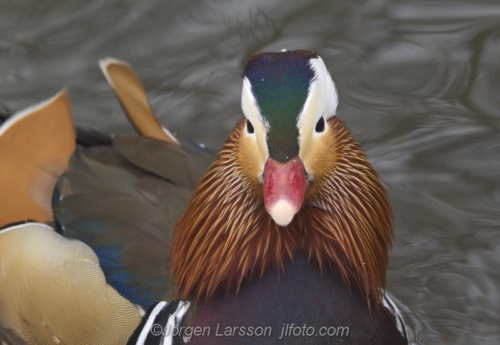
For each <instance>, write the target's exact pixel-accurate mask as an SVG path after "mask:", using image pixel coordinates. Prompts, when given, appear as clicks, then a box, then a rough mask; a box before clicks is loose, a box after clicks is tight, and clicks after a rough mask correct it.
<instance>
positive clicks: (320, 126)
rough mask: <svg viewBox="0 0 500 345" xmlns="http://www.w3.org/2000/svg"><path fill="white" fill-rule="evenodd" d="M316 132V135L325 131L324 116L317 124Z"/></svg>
mask: <svg viewBox="0 0 500 345" xmlns="http://www.w3.org/2000/svg"><path fill="white" fill-rule="evenodd" d="M314 130H315V131H316V133H321V132H323V131H324V130H325V118H324V117H323V116H322V117H320V118H319V120H318V122H316V128H315V129H314Z"/></svg>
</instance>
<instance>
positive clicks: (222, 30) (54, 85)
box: [0, 0, 500, 344]
mask: <svg viewBox="0 0 500 345" xmlns="http://www.w3.org/2000/svg"><path fill="white" fill-rule="evenodd" d="M282 48H287V49H297V48H302V49H310V50H315V51H317V52H319V53H320V54H321V55H322V56H323V58H324V60H325V62H326V64H327V66H328V68H329V69H330V71H331V73H332V76H333V78H334V80H335V82H336V85H337V88H338V90H339V93H340V106H339V117H340V118H341V119H343V120H344V121H346V122H347V124H348V125H349V127H350V128H351V129H352V131H353V132H354V134H355V136H356V138H357V140H358V141H360V142H361V144H362V145H363V147H364V149H365V150H366V151H367V152H368V154H369V155H370V157H371V159H372V161H373V163H374V165H375V167H376V168H377V169H378V171H379V173H380V174H381V176H382V178H383V180H384V182H385V183H386V185H387V187H388V190H389V193H390V196H391V200H392V203H393V205H394V209H395V215H396V242H395V245H394V248H393V250H392V253H391V264H390V269H389V272H388V280H387V287H388V290H389V291H390V292H391V293H392V294H393V295H394V296H395V297H396V298H397V300H399V301H400V302H401V303H402V304H403V305H404V309H405V312H406V317H407V321H408V324H409V325H410V326H411V328H412V330H413V331H412V332H413V333H414V335H413V337H414V342H415V343H417V344H499V343H500V340H499V339H500V270H499V267H500V216H499V211H500V135H499V129H500V2H498V1H480V0H470V1H468V2H465V1H458V0H455V1H451V0H450V1H404V0H401V1H388V0H367V1H356V0H344V1H332V0H318V1H313V0H309V1H302V0H301V1H299V0H293V1H290V0H282V1H276V0H275V1H270V0H252V1H179V0H175V1H172V0H169V1H160V0H155V1H123V0H99V1H89V0H86V1H83V0H79V1H76V0H73V1H55V0H53V1H49V0H47V1H23V0H18V1H8V0H0V110H1V109H7V110H10V111H15V110H19V109H21V108H24V107H26V106H29V105H32V104H34V103H36V102H39V101H41V100H43V99H46V98H48V97H50V96H52V95H53V94H55V93H56V92H57V91H58V90H59V89H61V88H62V87H63V86H68V87H69V89H70V94H71V99H72V102H73V110H74V115H75V118H76V123H77V124H78V125H80V126H82V127H91V128H94V129H97V130H100V131H103V132H107V133H112V132H118V133H127V132H132V131H133V130H132V129H131V127H130V126H129V124H128V122H127V121H126V119H125V117H124V116H123V114H122V111H121V109H120V108H119V105H118V103H117V102H116V100H115V98H114V96H113V94H112V92H111V91H110V88H109V87H108V85H107V84H106V81H105V79H104V78H103V77H102V75H101V73H100V71H99V69H98V66H97V60H98V59H100V58H104V57H108V56H113V57H117V58H120V59H124V60H127V61H129V62H130V63H131V64H132V65H133V66H134V67H135V69H136V70H137V72H138V74H139V75H140V77H141V79H142V80H143V81H144V84H145V87H146V89H147V90H148V96H149V98H150V100H151V104H152V107H153V109H154V110H155V112H156V114H157V115H158V117H159V118H160V120H161V122H162V124H163V125H165V126H168V127H169V128H170V129H171V130H172V131H174V132H176V133H177V134H178V135H179V136H183V137H186V138H190V139H194V140H196V141H198V142H203V143H205V144H207V145H209V146H211V147H213V148H216V149H218V148H219V147H220V145H221V144H222V142H223V140H224V139H225V137H226V136H227V135H228V134H229V132H230V131H231V129H232V126H233V125H234V123H235V122H236V120H237V119H238V118H239V117H241V116H242V115H241V111H240V109H239V94H240V87H241V86H240V85H241V79H240V75H241V71H242V68H243V66H244V64H245V63H246V60H247V59H248V57H249V56H250V55H252V54H254V53H257V52H260V51H269V50H279V49H282Z"/></svg>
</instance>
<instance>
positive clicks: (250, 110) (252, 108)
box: [241, 77, 269, 132]
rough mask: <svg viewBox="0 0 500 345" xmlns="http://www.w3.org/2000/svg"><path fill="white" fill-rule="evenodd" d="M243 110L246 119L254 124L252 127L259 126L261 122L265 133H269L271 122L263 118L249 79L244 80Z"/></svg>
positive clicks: (242, 93)
mask: <svg viewBox="0 0 500 345" xmlns="http://www.w3.org/2000/svg"><path fill="white" fill-rule="evenodd" d="M241 109H243V114H244V115H245V117H246V118H247V119H248V120H249V121H251V122H252V125H253V126H254V128H255V126H256V125H257V123H258V122H260V123H261V124H262V125H263V126H264V128H265V131H266V132H268V131H269V122H268V121H267V119H266V118H265V117H264V116H262V114H261V112H260V109H259V106H258V104H257V100H256V99H255V96H254V94H253V92H252V84H251V83H250V80H248V78H247V77H244V78H243V90H242V92H241Z"/></svg>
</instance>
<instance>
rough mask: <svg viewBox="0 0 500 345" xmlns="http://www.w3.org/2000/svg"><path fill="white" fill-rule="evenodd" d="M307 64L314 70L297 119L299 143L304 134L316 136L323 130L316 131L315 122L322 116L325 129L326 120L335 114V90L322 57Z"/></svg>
mask: <svg viewBox="0 0 500 345" xmlns="http://www.w3.org/2000/svg"><path fill="white" fill-rule="evenodd" d="M309 65H310V66H311V69H312V70H313V71H314V78H313V79H312V80H311V83H310V84H309V90H308V95H307V99H306V101H305V103H304V107H303V108H302V111H301V113H300V115H299V117H298V119H297V128H298V129H299V133H300V137H299V145H300V143H301V142H302V141H303V140H304V136H309V135H311V134H312V135H313V137H316V136H320V135H322V134H323V133H324V132H325V131H322V132H316V130H315V129H316V124H317V123H318V121H319V119H320V118H321V117H323V118H324V120H325V129H327V128H328V124H327V121H326V120H328V119H329V118H330V117H332V116H335V114H336V110H337V104H338V95H337V90H336V89H335V84H334V82H333V80H332V78H331V76H330V73H328V70H327V69H326V66H325V63H324V62H323V59H321V58H320V57H319V56H318V57H317V58H314V59H311V60H309Z"/></svg>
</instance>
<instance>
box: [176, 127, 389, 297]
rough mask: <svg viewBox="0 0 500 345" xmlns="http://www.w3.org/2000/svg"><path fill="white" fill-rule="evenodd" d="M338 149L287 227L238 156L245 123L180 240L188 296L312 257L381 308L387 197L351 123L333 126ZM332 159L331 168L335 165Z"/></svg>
mask: <svg viewBox="0 0 500 345" xmlns="http://www.w3.org/2000/svg"><path fill="white" fill-rule="evenodd" d="M328 122H329V125H330V126H331V127H332V129H333V135H335V142H336V143H337V146H336V147H332V148H331V152H325V158H324V159H325V161H326V162H327V163H325V167H326V168H327V169H330V170H331V171H329V172H328V174H325V176H326V177H324V178H321V179H320V180H317V181H316V180H314V181H313V182H311V183H310V185H309V187H308V192H307V194H306V200H305V203H304V206H303V207H302V209H301V210H300V211H299V213H298V214H297V215H296V216H295V218H294V220H293V221H292V222H291V223H290V224H289V225H288V226H287V227H286V228H283V227H280V226H278V225H276V223H275V222H274V221H273V220H272V219H271V217H270V216H269V215H268V213H267V212H266V211H265V209H264V205H263V201H262V191H261V189H262V188H261V187H260V186H259V185H255V183H254V182H253V181H252V180H251V179H250V178H249V177H248V176H246V175H245V174H244V172H243V171H242V167H241V165H240V163H239V160H238V159H239V158H238V143H239V137H240V135H241V132H242V130H243V126H244V121H240V122H239V123H238V124H237V125H236V128H235V129H234V131H233V132H232V134H231V135H230V137H229V139H228V140H227V141H226V143H225V144H224V146H223V148H222V150H221V151H220V153H219V154H218V156H217V159H216V160H215V162H214V163H213V164H212V166H211V167H210V169H209V171H208V173H207V174H206V175H205V176H204V177H203V178H202V180H201V181H200V183H199V185H198V187H197V188H196V190H195V192H194V197H193V199H192V200H191V202H190V204H189V206H188V208H187V210H186V212H185V213H184V215H183V217H182V218H181V220H180V221H179V223H178V225H177V228H176V231H175V237H174V244H173V256H172V272H173V275H174V277H175V279H176V282H177V289H178V292H182V296H183V298H185V299H186V298H188V297H197V298H209V297H210V296H211V295H213V294H214V293H216V292H221V291H222V292H224V291H229V290H236V291H237V290H238V289H239V288H240V286H241V284H242V283H243V282H244V280H245V279H251V278H255V277H258V276H261V275H262V274H263V273H264V272H265V271H266V269H267V268H268V267H271V266H274V267H281V268H283V267H284V264H285V262H286V261H287V260H289V259H292V258H293V254H294V252H296V251H298V250H303V251H305V252H306V253H307V254H308V256H309V259H310V260H311V261H315V262H316V263H317V264H319V265H320V267H321V268H322V269H323V270H325V269H328V270H332V271H334V272H338V273H339V274H340V275H341V276H342V278H343V280H344V282H345V283H346V284H347V285H348V286H353V287H355V288H358V289H359V290H360V292H361V293H362V294H363V295H364V296H365V298H366V300H367V303H368V304H369V305H370V304H372V303H373V304H374V305H376V306H378V305H379V303H380V289H381V288H383V287H384V284H385V271H386V266H387V250H388V247H389V246H390V244H391V239H392V224H391V217H392V214H391V209H390V205H389V202H388V200H387V195H386V192H385V190H384V188H383V186H382V185H381V183H380V181H379V179H378V177H377V173H376V172H375V170H374V169H373V167H372V166H371V164H370V163H369V162H368V159H367V157H366V155H365V154H364V153H363V151H362V150H361V148H360V146H359V144H358V143H356V142H355V141H354V140H353V138H352V136H351V134H350V133H349V130H348V129H347V128H346V127H345V125H344V123H343V122H342V121H340V120H338V119H337V118H336V117H333V118H331V119H329V120H328ZM328 160H330V163H331V164H328Z"/></svg>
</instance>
